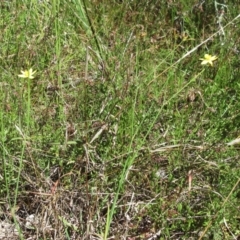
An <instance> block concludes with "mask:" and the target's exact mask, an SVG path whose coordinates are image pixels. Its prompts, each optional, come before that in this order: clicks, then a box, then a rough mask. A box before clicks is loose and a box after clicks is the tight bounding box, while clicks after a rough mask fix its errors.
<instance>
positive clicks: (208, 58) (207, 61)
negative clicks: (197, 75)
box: [199, 54, 217, 66]
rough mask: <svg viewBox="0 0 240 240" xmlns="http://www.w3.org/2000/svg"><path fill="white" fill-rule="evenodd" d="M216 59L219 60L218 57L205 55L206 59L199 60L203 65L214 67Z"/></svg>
mask: <svg viewBox="0 0 240 240" xmlns="http://www.w3.org/2000/svg"><path fill="white" fill-rule="evenodd" d="M216 59H217V57H216V56H212V55H210V54H205V55H204V58H200V59H199V60H202V62H201V65H206V64H210V65H211V66H212V65H213V61H215V60H216Z"/></svg>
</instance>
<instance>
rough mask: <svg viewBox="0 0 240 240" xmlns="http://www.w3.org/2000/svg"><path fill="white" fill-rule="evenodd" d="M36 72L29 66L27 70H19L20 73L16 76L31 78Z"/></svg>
mask: <svg viewBox="0 0 240 240" xmlns="http://www.w3.org/2000/svg"><path fill="white" fill-rule="evenodd" d="M35 73H36V71H33V70H32V68H30V69H29V70H25V71H21V74H19V75H18V76H19V77H20V78H28V79H33V78H34V76H33V75H34V74H35Z"/></svg>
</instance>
